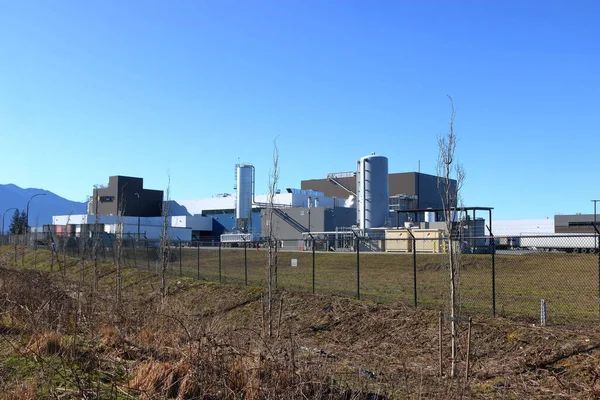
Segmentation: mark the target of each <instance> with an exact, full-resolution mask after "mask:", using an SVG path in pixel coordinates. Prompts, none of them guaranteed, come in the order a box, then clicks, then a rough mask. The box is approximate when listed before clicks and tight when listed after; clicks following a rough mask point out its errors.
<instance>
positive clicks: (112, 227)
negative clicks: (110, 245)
mask: <svg viewBox="0 0 600 400" xmlns="http://www.w3.org/2000/svg"><path fill="white" fill-rule="evenodd" d="M117 226H118V224H106V225H104V231H105V232H106V233H111V234H113V235H114V234H116V232H117ZM140 230H141V231H142V232H144V233H145V234H146V238H148V239H150V240H158V239H160V237H161V235H162V227H161V226H158V225H155V226H145V227H144V229H140ZM128 234H129V235H131V236H135V235H137V223H136V224H124V225H123V235H124V236H125V238H127V235H128ZM167 236H168V238H169V239H170V240H178V238H179V239H181V240H183V241H190V240H192V230H191V229H190V228H178V227H169V228H168V229H167Z"/></svg>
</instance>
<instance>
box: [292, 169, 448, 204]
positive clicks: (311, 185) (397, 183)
mask: <svg viewBox="0 0 600 400" xmlns="http://www.w3.org/2000/svg"><path fill="white" fill-rule="evenodd" d="M336 181H337V182H336ZM388 182H389V194H390V198H393V197H394V196H396V195H408V196H417V199H416V200H414V204H411V205H410V208H417V209H422V208H428V207H431V208H442V200H441V196H440V191H439V190H438V178H437V176H435V175H428V174H423V173H419V172H402V173H395V174H389V175H388ZM452 185H453V186H454V187H456V181H455V180H452ZM342 186H344V187H346V188H347V189H349V190H350V191H352V192H355V193H356V177H343V178H336V179H334V180H332V179H329V178H325V179H311V180H306V181H302V182H301V188H302V189H305V190H318V191H320V192H323V193H325V196H329V197H342V198H347V197H348V196H349V192H348V190H346V189H344V188H343V187H342Z"/></svg>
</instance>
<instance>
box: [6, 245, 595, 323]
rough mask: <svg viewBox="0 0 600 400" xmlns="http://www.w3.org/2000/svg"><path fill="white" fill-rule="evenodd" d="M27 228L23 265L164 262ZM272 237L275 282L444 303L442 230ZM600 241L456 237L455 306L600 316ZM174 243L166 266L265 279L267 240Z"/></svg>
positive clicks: (472, 311)
mask: <svg viewBox="0 0 600 400" xmlns="http://www.w3.org/2000/svg"><path fill="white" fill-rule="evenodd" d="M29 236H30V237H29V239H28V241H29V243H28V246H25V238H24V237H23V236H5V237H3V238H2V243H3V244H4V245H5V246H13V247H14V249H15V252H14V257H15V258H14V262H15V263H16V264H17V265H18V263H19V255H20V256H21V257H22V258H24V257H25V255H24V253H25V248H28V250H27V251H30V252H31V251H33V252H34V254H35V253H37V252H38V251H40V250H46V251H47V250H51V249H55V252H56V254H57V255H58V256H59V257H62V259H66V258H69V257H71V258H86V259H88V260H93V259H97V260H99V261H101V262H106V263H116V261H117V258H118V257H119V252H120V259H119V261H120V263H121V265H123V266H126V267H131V268H138V269H144V270H148V271H153V272H158V271H159V269H160V265H159V264H160V258H159V247H160V243H159V242H158V241H155V240H154V241H153V240H146V239H137V238H129V237H126V238H124V239H123V240H122V241H118V240H117V239H115V238H110V237H106V238H100V239H98V240H93V239H91V238H88V237H86V238H83V237H73V236H52V235H41V234H35V233H32V234H31V235H29ZM119 246H120V247H119ZM272 246H273V247H272V249H273V252H274V254H275V257H276V260H277V270H276V278H275V282H274V283H275V284H276V286H277V287H278V288H281V289H288V290H296V291H308V292H312V293H321V294H332V295H339V296H345V297H355V298H358V299H364V300H370V301H375V302H383V303H389V304H407V305H412V306H419V307H426V308H432V309H439V310H446V308H447V307H448V304H449V301H448V300H449V299H448V296H449V282H450V277H449V270H448V255H447V250H448V249H447V244H446V242H445V241H443V240H441V239H439V238H435V239H428V238H426V237H425V238H415V237H407V238H403V239H388V240H385V239H368V238H361V237H356V238H355V239H354V240H353V241H348V240H346V239H344V242H343V243H336V242H335V240H327V239H319V238H308V239H289V240H286V239H284V240H277V241H274V242H272ZM599 246H600V241H599V240H598V235H548V236H519V237H493V236H487V237H463V238H460V240H457V241H456V243H455V249H456V251H457V254H458V257H457V258H458V262H459V266H460V268H459V270H458V293H459V296H458V302H459V308H460V310H459V312H460V313H462V314H469V315H492V316H496V315H499V316H503V317H509V318H514V319H519V320H523V321H528V322H536V321H537V320H538V318H539V307H540V300H542V299H543V300H545V304H546V309H547V312H546V319H547V323H550V324H552V323H554V324H585V323H590V322H592V323H597V322H598V321H600V247H599ZM119 249H120V250H119ZM168 250H169V261H168V262H169V271H170V273H171V274H174V275H177V276H187V277H191V278H194V279H198V280H205V281H213V282H221V283H226V284H233V285H251V286H261V285H263V284H264V283H265V281H266V276H267V274H266V268H267V263H268V252H269V243H268V242H266V241H253V242H241V243H234V244H231V243H227V244H225V243H219V242H218V241H215V240H213V239H209V240H205V241H202V240H201V241H194V242H183V241H178V240H174V241H170V242H169V243H168ZM334 250H335V251H334ZM36 260H37V258H36ZM52 262H54V258H53V259H52ZM36 265H37V261H36Z"/></svg>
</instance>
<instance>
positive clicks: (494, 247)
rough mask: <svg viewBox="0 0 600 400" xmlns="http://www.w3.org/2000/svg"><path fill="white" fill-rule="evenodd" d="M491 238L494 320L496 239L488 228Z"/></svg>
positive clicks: (493, 312)
mask: <svg viewBox="0 0 600 400" xmlns="http://www.w3.org/2000/svg"><path fill="white" fill-rule="evenodd" d="M487 228H488V231H489V232H490V237H491V238H492V239H491V240H492V317H494V318H496V238H495V237H494V234H493V233H492V230H491V229H490V227H489V226H488V227H487Z"/></svg>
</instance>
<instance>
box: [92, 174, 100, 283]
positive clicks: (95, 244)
mask: <svg viewBox="0 0 600 400" xmlns="http://www.w3.org/2000/svg"><path fill="white" fill-rule="evenodd" d="M98 188H99V185H94V201H93V202H92V204H93V205H94V206H95V208H94V233H93V235H94V236H93V239H92V251H93V253H94V283H93V285H94V286H93V291H94V292H96V291H98V249H99V248H100V232H99V217H98V202H99V201H100V197H99V196H98Z"/></svg>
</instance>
